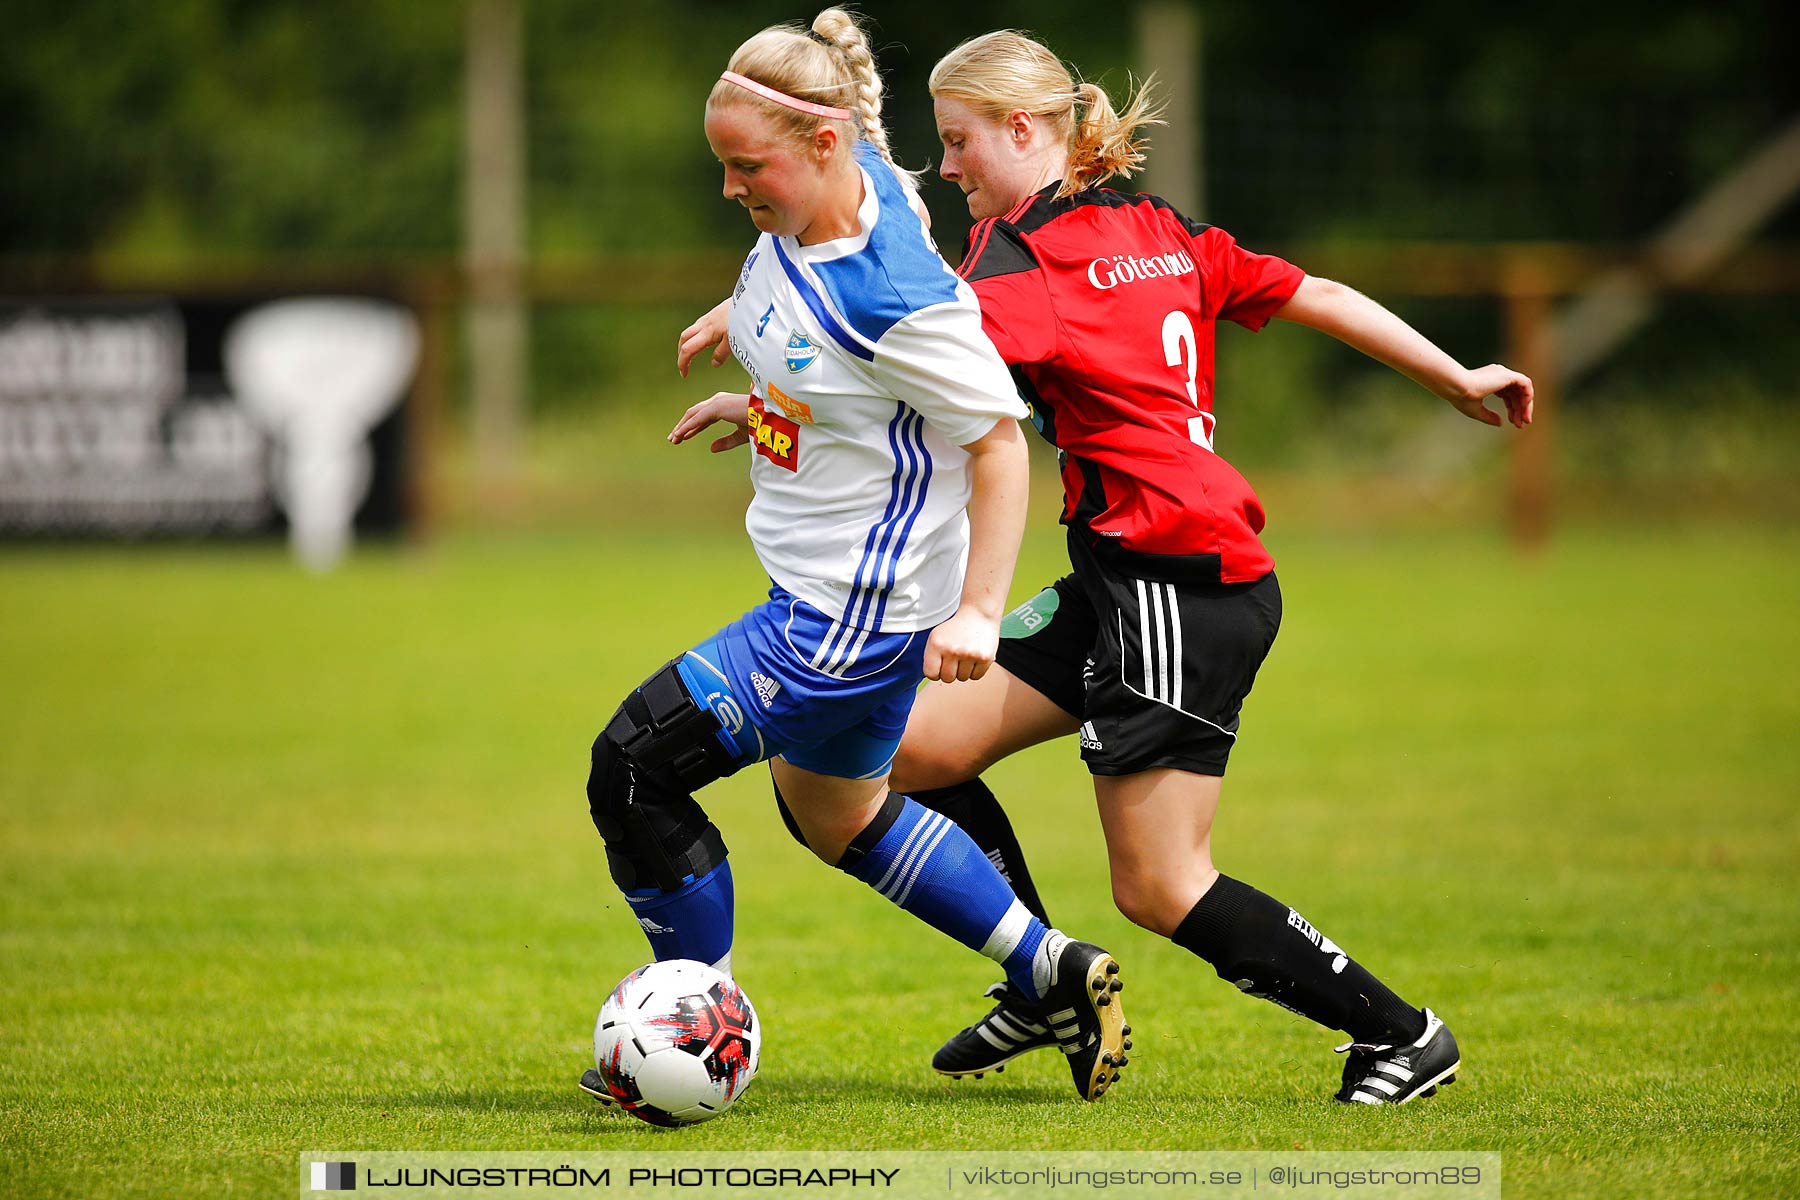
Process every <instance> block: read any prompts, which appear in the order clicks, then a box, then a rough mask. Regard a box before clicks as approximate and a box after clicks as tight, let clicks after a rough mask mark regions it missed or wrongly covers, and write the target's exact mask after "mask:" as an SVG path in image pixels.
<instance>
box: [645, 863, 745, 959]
mask: <svg viewBox="0 0 1800 1200" xmlns="http://www.w3.org/2000/svg"><path fill="white" fill-rule="evenodd" d="M625 902H626V903H627V904H629V905H631V913H632V915H633V916H635V917H636V918H637V920H638V924H639V925H642V926H643V927H644V936H646V937H648V938H649V939H650V949H651V951H652V952H653V953H654V954H655V955H656V961H657V962H662V961H664V960H666V959H671V958H691V959H694V960H696V961H698V962H703V963H709V964H711V965H713V966H717V967H719V969H720V970H723V971H727V972H729V971H730V969H731V963H730V959H731V934H732V890H731V864H730V863H729V862H722V863H720V864H719V865H718V866H716V867H714V868H713V869H712V870H710V871H708V872H707V873H706V874H704V875H702V876H700V877H699V878H698V879H689V880H688V881H687V882H686V883H683V884H682V885H681V886H680V887H678V888H676V889H675V890H674V891H672V892H664V891H659V890H657V889H655V888H652V889H649V890H647V891H634V892H627V893H625Z"/></svg>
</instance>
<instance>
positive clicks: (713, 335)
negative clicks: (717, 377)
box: [675, 299, 731, 379]
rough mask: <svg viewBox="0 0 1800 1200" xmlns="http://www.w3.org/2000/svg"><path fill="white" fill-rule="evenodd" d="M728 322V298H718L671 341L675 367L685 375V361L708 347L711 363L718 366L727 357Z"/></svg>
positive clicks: (729, 309)
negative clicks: (704, 312)
mask: <svg viewBox="0 0 1800 1200" xmlns="http://www.w3.org/2000/svg"><path fill="white" fill-rule="evenodd" d="M730 325H731V301H730V300H729V299H727V300H721V301H719V303H718V304H717V306H715V307H714V308H713V310H712V311H711V312H709V313H707V314H706V315H705V316H704V317H701V318H700V319H699V320H698V321H695V322H694V323H693V324H692V325H689V326H688V327H687V328H686V329H684V330H682V331H681V337H680V338H678V339H677V340H676V343H675V369H676V370H677V371H679V372H681V377H682V378H683V379H686V378H687V373H688V364H689V363H691V362H693V361H694V359H695V358H697V357H699V355H700V352H701V351H702V350H704V349H706V348H707V347H708V346H711V347H712V365H713V366H715V367H722V366H724V365H725V360H726V359H728V358H730V357H731V342H730V340H729V339H728V338H727V337H726V336H725V335H726V333H727V332H728V331H729V328H730Z"/></svg>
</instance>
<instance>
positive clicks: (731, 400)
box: [669, 392, 750, 454]
mask: <svg viewBox="0 0 1800 1200" xmlns="http://www.w3.org/2000/svg"><path fill="white" fill-rule="evenodd" d="M718 421H726V422H728V423H730V424H732V425H735V426H736V427H737V428H735V429H733V430H732V431H731V432H730V433H728V434H726V435H725V436H724V437H717V438H714V439H713V443H712V452H713V453H714V454H722V453H724V452H725V451H727V450H734V449H736V448H737V447H739V446H742V445H744V444H745V443H746V442H748V441H749V440H750V397H749V396H747V395H745V394H744V393H743V392H714V393H713V394H712V395H711V396H710V397H708V398H707V399H705V400H702V401H701V402H700V403H698V404H696V405H694V406H693V407H692V408H690V409H688V410H687V411H686V412H684V413H682V414H681V419H680V420H678V421H676V422H675V428H673V429H671V430H669V444H670V445H671V446H679V445H681V443H683V442H685V441H687V440H688V439H689V438H691V437H693V436H694V435H696V434H698V433H700V432H701V431H702V430H704V429H707V428H709V427H711V426H712V425H713V424H714V423H715V422H718Z"/></svg>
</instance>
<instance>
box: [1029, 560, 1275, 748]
mask: <svg viewBox="0 0 1800 1200" xmlns="http://www.w3.org/2000/svg"><path fill="white" fill-rule="evenodd" d="M1070 557H1071V560H1072V562H1073V565H1074V567H1075V571H1074V572H1073V573H1072V574H1069V575H1065V576H1063V577H1062V578H1061V579H1059V580H1057V581H1056V582H1055V583H1054V584H1052V585H1050V586H1049V587H1047V588H1045V589H1044V590H1043V591H1041V592H1039V593H1038V594H1037V595H1036V596H1033V597H1032V598H1031V599H1030V600H1027V601H1026V602H1025V603H1024V604H1021V605H1020V606H1019V607H1018V608H1016V609H1014V610H1013V611H1012V612H1010V613H1008V614H1007V616H1006V620H1005V621H1004V622H1003V623H1002V625H1001V635H1002V636H1001V640H1000V652H999V654H998V656H997V658H996V660H995V661H997V662H998V663H999V664H1000V665H1001V666H1002V667H1005V668H1006V670H1007V671H1008V672H1009V673H1010V674H1012V675H1013V676H1015V677H1017V678H1018V679H1019V680H1021V681H1022V682H1024V683H1026V684H1027V685H1029V686H1030V687H1032V688H1033V689H1035V690H1036V691H1038V692H1041V693H1042V694H1043V695H1044V696H1045V697H1047V698H1048V699H1049V700H1050V701H1051V702H1052V703H1054V704H1056V705H1057V707H1059V708H1061V709H1063V710H1064V711H1065V712H1067V713H1069V714H1070V715H1072V716H1075V717H1078V718H1080V720H1081V757H1082V759H1083V761H1085V762H1086V763H1087V765H1088V770H1089V771H1090V772H1092V773H1093V774H1095V775H1133V774H1136V773H1137V772H1139V771H1147V770H1150V769H1151V768H1153V767H1173V768H1175V769H1177V770H1182V771H1191V772H1193V773H1195V774H1197V775H1223V774H1224V773H1225V763H1226V760H1227V759H1228V758H1230V756H1231V747H1232V744H1233V743H1234V742H1236V741H1237V731H1238V713H1239V710H1240V709H1241V708H1242V707H1243V703H1244V697H1246V696H1248V695H1249V694H1250V688H1251V686H1252V685H1253V684H1254V683H1255V682H1256V672H1257V670H1258V668H1260V667H1261V666H1262V661H1263V659H1264V658H1265V657H1266V656H1267V655H1268V653H1269V647H1270V646H1271V645H1273V644H1274V642H1275V634H1276V631H1277V630H1278V629H1279V628H1280V626H1281V587H1280V585H1279V584H1278V583H1277V582H1276V580H1275V576H1274V574H1273V573H1272V572H1271V573H1270V574H1268V575H1265V576H1263V577H1262V578H1261V579H1258V580H1256V581H1255V582H1253V583H1193V582H1189V583H1167V582H1157V581H1152V580H1145V579H1138V578H1135V577H1133V576H1131V575H1128V574H1125V573H1124V572H1122V571H1120V570H1119V569H1118V568H1116V567H1114V566H1111V565H1109V564H1106V563H1102V562H1100V561H1099V560H1097V559H1095V558H1094V556H1093V555H1092V554H1091V553H1090V552H1088V551H1087V550H1086V548H1085V547H1084V546H1082V545H1081V544H1080V540H1079V539H1078V538H1071V539H1070Z"/></svg>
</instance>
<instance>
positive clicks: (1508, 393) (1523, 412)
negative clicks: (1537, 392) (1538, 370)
mask: <svg viewBox="0 0 1800 1200" xmlns="http://www.w3.org/2000/svg"><path fill="white" fill-rule="evenodd" d="M1489 396H1493V397H1495V398H1496V399H1498V400H1499V401H1500V402H1501V403H1502V404H1504V405H1505V406H1506V419H1507V420H1509V421H1511V422H1512V423H1513V427H1514V428H1516V429H1523V428H1525V426H1527V425H1529V424H1531V397H1532V391H1531V379H1530V377H1529V376H1526V375H1521V374H1519V372H1517V371H1515V370H1513V369H1512V368H1511V367H1504V366H1501V365H1500V364H1499V363H1490V364H1489V365H1487V366H1485V367H1477V368H1475V370H1473V371H1470V372H1468V373H1467V376H1466V378H1465V379H1464V380H1463V391H1462V394H1461V395H1457V396H1450V397H1447V399H1448V400H1449V401H1450V403H1452V404H1454V405H1455V406H1456V408H1457V410H1458V411H1459V412H1461V413H1462V414H1463V415H1464V416H1467V417H1472V418H1473V419H1475V420H1477V421H1481V422H1483V423H1484V424H1488V425H1498V424H1500V423H1501V421H1500V414H1499V413H1497V412H1495V411H1494V410H1493V409H1491V408H1489V407H1488V406H1487V404H1486V403H1485V401H1486V400H1487V398H1488V397H1489Z"/></svg>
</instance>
